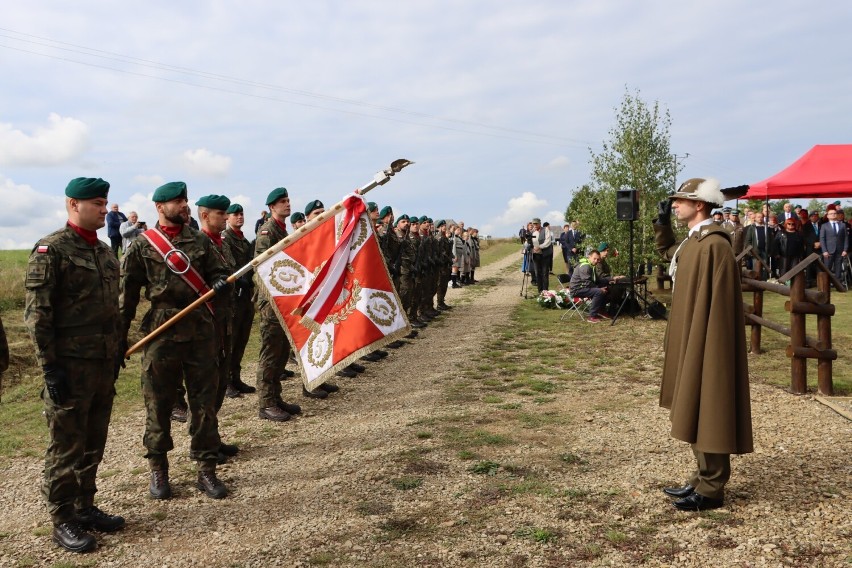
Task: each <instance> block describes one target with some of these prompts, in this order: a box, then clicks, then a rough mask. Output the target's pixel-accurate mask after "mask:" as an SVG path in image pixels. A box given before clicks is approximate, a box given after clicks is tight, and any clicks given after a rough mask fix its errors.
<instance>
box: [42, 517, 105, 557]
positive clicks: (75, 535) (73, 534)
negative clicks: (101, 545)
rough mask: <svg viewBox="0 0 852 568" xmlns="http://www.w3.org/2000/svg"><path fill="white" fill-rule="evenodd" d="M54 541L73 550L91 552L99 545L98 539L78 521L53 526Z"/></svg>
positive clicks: (66, 548)
mask: <svg viewBox="0 0 852 568" xmlns="http://www.w3.org/2000/svg"><path fill="white" fill-rule="evenodd" d="M53 542H55V543H56V544H58V545H59V546H61V547H62V548H64V549H65V550H70V551H71V552H89V551H90V550H94V549H95V548H97V547H98V541H97V539H96V538H95V537H94V536H92V535H91V534H90V533H88V532H86V531H85V530H84V529H83V527H82V526H81V525H80V523H78V522H77V521H68V522H65V523H60V524H58V525H56V526H55V527H53Z"/></svg>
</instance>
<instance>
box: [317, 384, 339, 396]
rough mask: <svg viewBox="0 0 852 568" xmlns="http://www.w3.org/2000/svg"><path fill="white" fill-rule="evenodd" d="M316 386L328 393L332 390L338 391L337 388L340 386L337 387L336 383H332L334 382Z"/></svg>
mask: <svg viewBox="0 0 852 568" xmlns="http://www.w3.org/2000/svg"><path fill="white" fill-rule="evenodd" d="M317 388H320V389H322V390H324V391H325V392H327V393H328V394H331V393H333V392H337V391H339V390H340V387H339V386H337V385H336V384H334V383H323V384H321V385H320V386H319V387H317Z"/></svg>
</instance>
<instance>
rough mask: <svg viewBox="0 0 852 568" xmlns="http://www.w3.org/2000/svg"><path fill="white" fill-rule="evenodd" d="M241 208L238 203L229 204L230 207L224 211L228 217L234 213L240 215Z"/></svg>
mask: <svg viewBox="0 0 852 568" xmlns="http://www.w3.org/2000/svg"><path fill="white" fill-rule="evenodd" d="M242 212H243V206H242V205H240V204H239V203H231V206H230V207H228V209H227V210H226V211H225V213H227V214H228V215H233V214H234V213H242Z"/></svg>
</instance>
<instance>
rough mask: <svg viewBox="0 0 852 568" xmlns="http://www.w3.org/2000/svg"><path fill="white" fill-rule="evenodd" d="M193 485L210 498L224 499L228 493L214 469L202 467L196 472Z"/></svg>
mask: <svg viewBox="0 0 852 568" xmlns="http://www.w3.org/2000/svg"><path fill="white" fill-rule="evenodd" d="M195 486H196V487H197V488H198V490H199V491H203V492H204V494H205V495H207V496H208V497H210V498H211V499H224V498H225V497H226V496H227V495H228V488H227V487H225V484H224V483H222V482H221V481H219V478H218V477H216V470H215V469H202V470H201V471H199V472H198V481H197V482H196V483H195Z"/></svg>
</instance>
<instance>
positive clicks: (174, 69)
mask: <svg viewBox="0 0 852 568" xmlns="http://www.w3.org/2000/svg"><path fill="white" fill-rule="evenodd" d="M0 31H4V32H8V33H11V34H16V35H20V36H24V37H29V38H34V39H37V40H41V42H40V41H33V40H28V39H22V38H19V37H14V36H10V35H8V33H7V34H3V33H0V37H5V38H6V39H10V40H12V41H18V42H24V43H28V44H33V45H38V46H41V47H46V48H48V49H55V50H61V51H66V52H71V53H76V54H78V55H83V56H85V57H96V58H99V59H104V60H108V61H115V62H119V63H127V64H130V65H137V66H140V67H145V68H149V69H156V70H160V71H166V72H171V73H178V74H182V75H189V76H194V77H197V78H202V79H209V80H214V81H221V82H225V83H232V84H237V85H241V86H249V87H256V88H261V89H266V90H271V91H279V92H284V93H289V94H293V95H297V96H301V97H307V98H313V99H319V100H325V101H329V102H336V103H341V104H346V105H352V106H358V107H362V108H370V109H374V110H379V111H383V112H390V113H396V114H403V115H407V116H412V117H416V118H422V119H428V120H435V121H439V122H448V123H454V124H461V125H466V126H472V127H476V128H483V129H488V130H494V131H498V132H505V133H508V134H520V135H523V136H526V137H530V136H532V137H535V138H542V139H545V140H552V141H554V142H557V143H553V142H547V141H545V140H532V139H529V138H519V137H514V136H500V135H495V134H489V133H487V132H478V131H471V130H465V129H461V128H450V127H445V126H440V125H435V124H429V123H421V122H414V121H406V120H399V119H394V118H390V117H382V116H379V115H375V114H369V113H360V112H354V111H347V110H343V109H339V108H335V107H328V106H323V105H321V104H309V103H304V102H298V101H294V100H289V99H282V98H277V97H271V96H263V95H257V94H253V93H246V92H243V91H234V90H230V89H225V88H221V87H213V86H209V85H201V84H198V83H192V82H189V81H186V80H179V79H170V78H166V77H159V76H156V75H149V74H145V73H140V72H135V71H130V70H126V69H118V68H115V67H110V66H106V65H99V64H96V63H91V62H86V61H80V60H77V59H71V58H67V57H60V56H57V55H51V54H48V53H42V52H38V51H32V50H28V49H23V48H20V47H14V46H10V45H3V44H0V47H3V48H6V49H10V50H15V51H19V52H23V53H28V54H32V55H38V56H41V57H46V58H50V59H55V60H58V61H65V62H69V63H74V64H78V65H86V66H89V67H94V68H100V69H105V70H109V71H114V72H118V73H125V74H128V75H135V76H138V77H145V78H151V79H159V80H163V81H169V82H173V83H179V84H183V85H188V86H193V87H201V88H206V89H210V90H216V91H220V92H225V93H231V94H238V95H242V96H251V97H255V98H261V99H266V100H272V101H277V102H284V103H288V104H298V105H302V106H307V107H311V108H318V109H325V110H331V111H334V112H342V113H346V114H352V115H357V116H364V117H368V118H379V119H382V120H389V121H393V122H401V123H404V124H413V125H417V126H427V127H430V128H440V129H443V130H450V131H455V132H463V133H468V134H479V135H483V136H490V137H496V138H506V139H512V140H520V141H524V142H533V143H540V144H547V145H553V146H575V147H583V148H585V147H588V146H591V143H589V142H587V141H582V140H577V139H572V138H568V137H564V136H555V135H550V134H541V133H537V132H532V131H527V130H520V129H513V128H506V127H502V126H494V125H490V124H486V123H482V122H476V121H468V120H462V119H455V118H446V117H441V116H437V115H432V114H428V113H423V112H418V111H410V110H406V109H402V108H397V107H392V106H383V105H377V104H373V103H368V102H365V101H358V100H353V99H346V98H342V97H337V96H333V95H325V94H322V93H314V92H310V91H304V90H300V89H291V88H286V87H282V86H279V85H272V84H268V83H261V82H257V81H251V80H245V79H240V78H235V77H230V76H227V75H220V74H216V73H210V72H206V71H198V70H194V69H190V68H187V67H179V66H175V65H170V64H166V63H160V62H157V61H152V60H147V59H140V58H136V57H132V56H128V55H123V54H120V53H115V52H110V51H104V50H100V49H95V48H90V47H87V46H81V45H77V44H71V43H67V42H62V41H58V40H53V39H51V38H45V37H41V36H35V35H31V34H26V33H23V32H18V31H16V30H11V29H8V28H2V27H0ZM42 42H50V43H42ZM51 44H56V45H51ZM60 46H67V47H60ZM81 50H83V51H81ZM101 54H103V55H101Z"/></svg>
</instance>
